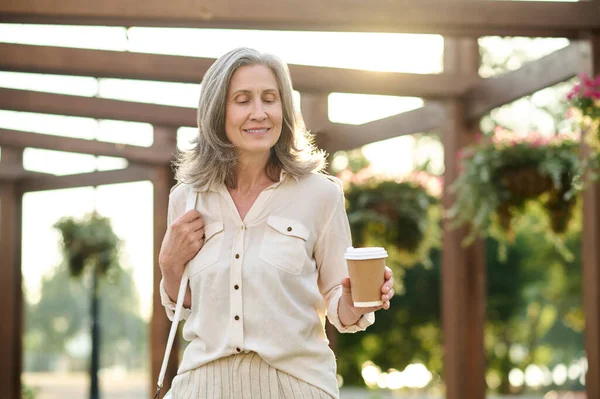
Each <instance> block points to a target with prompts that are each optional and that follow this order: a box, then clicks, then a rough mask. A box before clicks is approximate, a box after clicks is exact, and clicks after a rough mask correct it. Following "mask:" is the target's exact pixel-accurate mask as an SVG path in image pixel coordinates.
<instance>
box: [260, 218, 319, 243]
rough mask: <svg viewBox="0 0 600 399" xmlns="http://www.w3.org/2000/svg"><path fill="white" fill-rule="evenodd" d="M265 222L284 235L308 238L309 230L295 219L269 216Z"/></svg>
mask: <svg viewBox="0 0 600 399" xmlns="http://www.w3.org/2000/svg"><path fill="white" fill-rule="evenodd" d="M267 224H268V225H269V226H271V227H272V228H274V229H275V230H277V231H278V232H280V233H281V234H285V235H286V236H292V237H298V238H302V239H303V240H304V241H306V240H308V236H309V235H310V232H309V231H308V229H307V228H306V227H304V225H303V224H302V223H300V222H298V221H296V220H293V219H287V218H284V217H281V216H269V219H267Z"/></svg>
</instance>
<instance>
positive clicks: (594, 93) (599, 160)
mask: <svg viewBox="0 0 600 399" xmlns="http://www.w3.org/2000/svg"><path fill="white" fill-rule="evenodd" d="M567 100H568V101H569V103H570V104H571V109H570V114H571V117H574V118H575V120H576V121H577V122H578V123H579V128H580V130H581V132H582V137H584V140H585V142H586V143H587V145H588V146H589V147H590V149H591V150H592V152H591V154H590V156H589V162H588V164H587V166H589V171H590V172H591V177H592V178H593V179H594V180H595V179H597V177H598V169H599V167H600V75H598V76H596V78H595V79H590V78H589V77H588V76H587V75H586V74H585V73H584V74H581V76H580V82H579V83H577V84H575V85H574V86H573V88H572V89H571V91H570V92H569V93H568V94H567Z"/></svg>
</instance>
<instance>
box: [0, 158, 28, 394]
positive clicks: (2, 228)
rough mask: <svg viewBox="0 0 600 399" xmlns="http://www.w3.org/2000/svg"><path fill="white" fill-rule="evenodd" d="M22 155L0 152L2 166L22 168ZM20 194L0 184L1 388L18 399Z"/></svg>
mask: <svg viewBox="0 0 600 399" xmlns="http://www.w3.org/2000/svg"><path fill="white" fill-rule="evenodd" d="M22 162H23V152H22V151H13V150H3V151H2V161H1V162H0V165H2V164H6V163H8V164H11V165H21V164H22ZM21 221H22V193H21V192H20V191H19V189H18V188H17V187H16V186H15V185H14V184H8V183H3V182H0V254H1V256H0V312H1V314H2V319H3V322H2V323H0V340H1V342H2V345H0V384H1V386H2V396H3V397H6V398H20V397H21V370H22V368H23V355H22V351H23V340H22V337H23V292H22V289H21V285H22V278H21V231H22V230H21V228H22V222H21Z"/></svg>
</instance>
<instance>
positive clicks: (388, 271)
mask: <svg viewBox="0 0 600 399" xmlns="http://www.w3.org/2000/svg"><path fill="white" fill-rule="evenodd" d="M393 275H394V273H393V272H392V269H390V268H389V267H387V266H386V267H385V273H384V276H385V279H386V280H389V279H391V278H392V276H393Z"/></svg>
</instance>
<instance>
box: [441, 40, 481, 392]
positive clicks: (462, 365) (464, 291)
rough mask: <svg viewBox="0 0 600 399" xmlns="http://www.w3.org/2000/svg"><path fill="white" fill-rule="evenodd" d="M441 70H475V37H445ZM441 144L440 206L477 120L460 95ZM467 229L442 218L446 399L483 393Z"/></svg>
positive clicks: (477, 297) (477, 296) (475, 252)
mask: <svg viewBox="0 0 600 399" xmlns="http://www.w3.org/2000/svg"><path fill="white" fill-rule="evenodd" d="M445 40H446V43H445V55H444V62H445V63H444V71H445V72H454V73H457V72H460V73H463V74H465V75H475V74H476V73H477V69H478V66H479V53H478V46H477V42H476V41H475V40H472V39H445ZM447 109H448V113H447V115H448V121H447V122H446V124H445V125H444V127H443V129H442V136H443V143H444V159H445V172H444V194H443V200H442V201H443V206H444V208H445V209H448V208H450V207H451V206H452V204H453V203H454V196H453V195H452V194H451V193H450V192H449V190H448V188H449V186H450V185H451V184H452V183H453V182H454V181H455V180H456V178H457V177H458V173H459V164H458V162H459V161H458V157H457V154H458V152H459V151H460V149H461V148H462V147H464V146H466V145H468V144H470V143H472V142H473V140H474V137H475V134H474V133H476V132H477V131H478V129H479V126H478V123H477V122H473V121H469V120H468V117H467V105H466V103H465V100H464V99H455V100H452V101H450V102H449V103H448V104H447ZM465 235H466V229H465V228H461V229H452V228H451V227H450V226H449V221H448V220H444V231H443V251H442V326H443V334H444V381H445V383H446V397H447V398H448V399H483V398H485V391H486V387H485V355H484V345H483V335H484V334H483V333H484V331H483V329H484V322H485V309H486V293H485V291H486V289H485V280H486V279H485V251H484V246H483V242H482V240H477V241H476V242H475V243H474V244H473V245H471V246H470V247H463V245H462V240H463V239H464V237H465Z"/></svg>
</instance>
